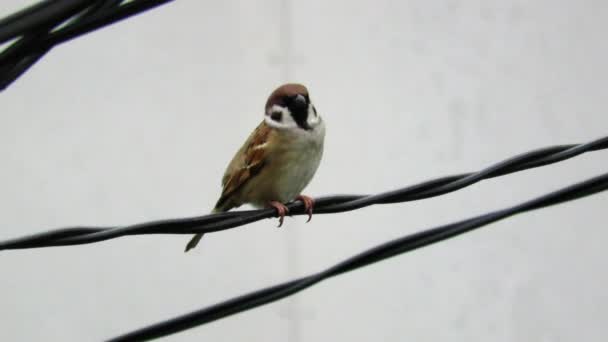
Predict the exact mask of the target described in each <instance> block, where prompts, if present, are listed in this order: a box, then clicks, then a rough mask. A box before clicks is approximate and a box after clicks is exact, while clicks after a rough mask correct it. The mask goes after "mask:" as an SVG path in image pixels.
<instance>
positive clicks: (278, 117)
mask: <svg viewBox="0 0 608 342" xmlns="http://www.w3.org/2000/svg"><path fill="white" fill-rule="evenodd" d="M270 118H271V119H272V120H274V121H279V122H280V121H281V120H282V119H283V113H281V112H272V114H270Z"/></svg>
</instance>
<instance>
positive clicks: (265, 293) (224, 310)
mask: <svg viewBox="0 0 608 342" xmlns="http://www.w3.org/2000/svg"><path fill="white" fill-rule="evenodd" d="M607 189H608V173H605V174H602V175H600V176H597V177H594V178H591V179H588V180H586V181H583V182H580V183H577V184H574V185H570V186H568V187H565V188H562V189H560V190H557V191H554V192H551V193H548V194H546V195H543V196H540V197H537V198H535V199H532V200H529V201H527V202H524V203H520V204H518V205H515V206H512V207H509V208H505V209H501V210H497V211H493V212H490V213H487V214H483V215H479V216H475V217H471V218H469V219H466V220H462V221H459V222H455V223H451V224H446V225H442V226H439V227H435V228H431V229H428V230H424V231H420V232H418V233H415V234H411V235H406V236H404V237H401V238H398V239H395V240H391V241H389V242H386V243H383V244H381V245H377V246H375V247H373V248H370V249H368V250H366V251H364V252H362V253H359V254H357V255H355V256H352V257H350V258H348V259H346V260H344V261H342V262H339V263H337V264H335V265H333V266H331V267H329V268H327V269H325V270H323V271H321V272H318V273H315V274H312V275H309V276H306V277H302V278H298V279H295V280H291V281H288V282H284V283H281V284H278V285H274V286H270V287H266V288H263V289H260V290H257V291H253V292H250V293H247V294H244V295H241V296H238V297H234V298H231V299H228V300H226V301H223V302H220V303H217V304H215V305H211V306H209V307H206V308H203V309H200V310H197V311H193V312H190V313H188V314H185V315H182V316H179V317H175V318H171V319H168V320H166V321H162V322H159V323H156V324H153V325H150V326H147V327H144V328H141V329H138V330H135V331H132V332H129V333H126V334H124V335H120V336H118V337H115V338H112V339H110V340H109V341H111V342H121V341H143V340H150V339H154V338H158V337H162V336H167V335H170V334H174V333H177V332H180V331H183V330H186V329H191V328H194V327H196V326H200V325H204V324H207V323H210V322H213V321H216V320H219V319H222V318H225V317H228V316H232V315H235V314H237V313H240V312H243V311H247V310H250V309H253V308H256V307H259V306H262V305H264V304H268V303H271V302H274V301H277V300H279V299H282V298H285V297H288V296H290V295H293V294H295V293H297V292H300V291H302V290H304V289H306V288H308V287H311V286H313V285H315V284H318V283H319V282H321V281H323V280H326V279H328V278H331V277H334V276H337V275H340V274H343V273H346V272H350V271H353V270H355V269H358V268H361V267H365V266H368V265H371V264H374V263H376V262H379V261H382V260H385V259H388V258H391V257H394V256H397V255H400V254H403V253H407V252H410V251H413V250H415V249H418V248H422V247H425V246H428V245H431V244H434V243H437V242H439V241H443V240H446V239H450V238H453V237H456V236H458V235H460V234H463V233H467V232H470V231H472V230H474V229H477V228H480V227H483V226H485V225H488V224H490V223H493V222H496V221H499V220H502V219H505V218H507V217H510V216H513V215H515V214H518V213H524V212H527V211H531V210H536V209H540V208H544V207H548V206H552V205H556V204H560V203H564V202H567V201H572V200H575V199H578V198H582V197H586V196H590V195H593V194H595V193H598V192H601V191H605V190H607Z"/></svg>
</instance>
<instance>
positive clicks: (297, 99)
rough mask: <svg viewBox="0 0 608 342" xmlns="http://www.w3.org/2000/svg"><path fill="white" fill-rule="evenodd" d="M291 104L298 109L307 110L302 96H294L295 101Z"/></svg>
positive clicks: (306, 104)
mask: <svg viewBox="0 0 608 342" xmlns="http://www.w3.org/2000/svg"><path fill="white" fill-rule="evenodd" d="M293 103H294V105H295V106H296V107H298V108H307V107H308V103H307V102H306V98H305V97H304V96H303V95H302V94H298V95H296V97H295V99H294V100H293Z"/></svg>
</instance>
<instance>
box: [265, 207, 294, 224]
mask: <svg viewBox="0 0 608 342" xmlns="http://www.w3.org/2000/svg"><path fill="white" fill-rule="evenodd" d="M269 205H270V206H271V207H273V208H275V209H276V210H277V216H278V217H279V225H278V226H277V227H281V226H282V225H283V219H284V218H285V215H287V214H289V208H287V207H286V206H285V205H284V204H283V203H281V202H277V201H270V203H269Z"/></svg>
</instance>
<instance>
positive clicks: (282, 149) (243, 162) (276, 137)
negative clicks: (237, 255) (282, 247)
mask: <svg viewBox="0 0 608 342" xmlns="http://www.w3.org/2000/svg"><path fill="white" fill-rule="evenodd" d="M324 139H325V124H324V122H323V119H321V116H320V115H319V113H317V109H316V108H315V106H314V105H313V104H312V102H311V101H310V96H309V94H308V90H307V89H306V87H305V86H303V85H301V84H296V83H290V84H284V85H282V86H280V87H278V88H277V89H276V90H275V91H273V92H272V93H271V94H270V96H269V97H268V100H267V101H266V106H265V108H264V119H263V120H262V122H261V123H260V124H259V125H258V126H257V127H256V129H255V130H254V131H253V132H252V133H251V134H250V135H249V137H248V138H247V140H246V141H245V143H244V144H243V146H242V147H241V148H240V149H239V150H238V151H237V152H236V154H235V155H234V157H233V158H232V161H231V162H230V163H229V164H228V167H227V168H226V171H225V173H224V176H223V178H222V193H221V195H220V198H219V199H218V200H217V203H216V204H215V207H214V209H213V211H212V213H218V212H224V211H228V210H230V209H232V208H237V207H239V206H241V205H242V204H251V205H253V206H254V207H256V208H275V209H276V210H277V215H278V217H279V227H280V226H281V225H282V224H283V218H284V217H285V215H286V214H288V213H289V210H288V208H287V207H286V206H285V204H284V203H288V202H290V201H293V200H297V199H299V200H301V201H302V202H303V203H304V207H305V210H306V213H307V214H308V221H310V219H311V217H312V210H313V207H314V201H313V199H312V198H311V197H308V196H305V195H302V194H301V191H302V190H303V189H304V188H305V187H306V186H307V185H308V183H309V182H310V180H311V179H312V177H313V176H314V174H315V172H316V171H317V168H318V167H319V163H320V162H321V157H322V155H323V140H324ZM308 221H307V222H308ZM201 237H202V234H196V235H195V236H194V237H193V238H192V239H191V240H190V242H188V244H187V245H186V250H185V251H186V252H187V251H189V250H190V249H192V248H194V247H196V245H197V244H198V242H199V241H200V239H201Z"/></svg>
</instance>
